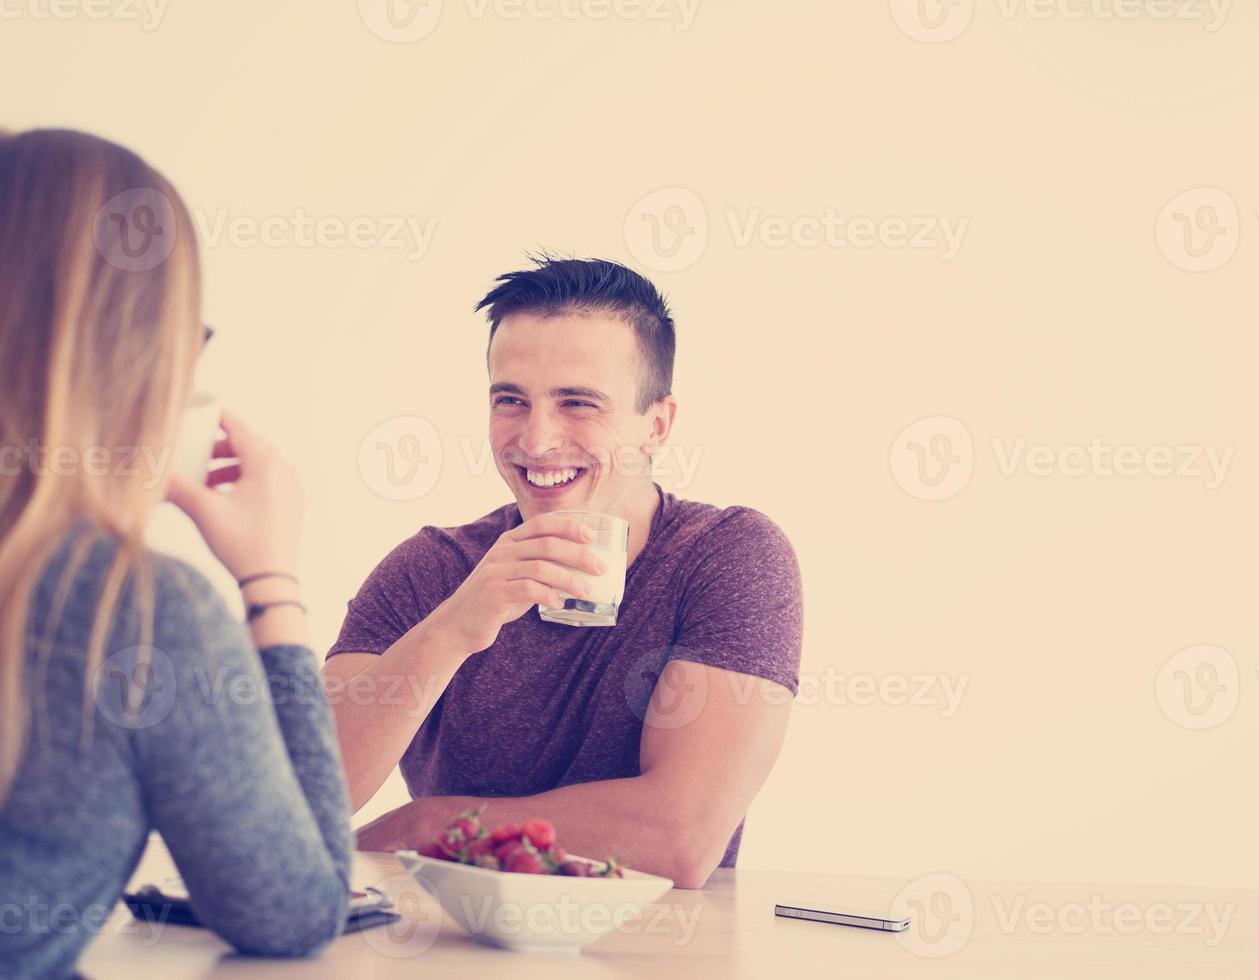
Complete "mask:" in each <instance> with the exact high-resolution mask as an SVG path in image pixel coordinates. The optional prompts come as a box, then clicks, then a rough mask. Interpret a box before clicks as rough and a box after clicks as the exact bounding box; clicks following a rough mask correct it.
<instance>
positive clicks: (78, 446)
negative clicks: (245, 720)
mask: <svg viewBox="0 0 1259 980" xmlns="http://www.w3.org/2000/svg"><path fill="white" fill-rule="evenodd" d="M0 214H2V215H4V219H3V221H0V453H4V456H3V459H4V462H5V464H6V465H5V467H4V475H3V476H0V803H3V801H4V800H5V799H6V798H7V796H8V794H9V792H10V790H11V789H12V786H13V782H14V780H15V778H16V775H17V771H18V768H19V766H20V763H21V759H22V756H23V752H24V750H25V747H26V744H27V739H28V732H29V728H30V724H31V718H32V711H31V706H30V704H29V703H28V697H27V690H26V688H25V686H24V683H25V682H24V677H25V673H24V666H25V660H26V657H27V654H28V650H29V649H30V648H31V647H32V645H33V646H34V647H35V648H36V649H38V650H39V651H40V655H41V656H43V655H47V654H48V653H49V652H50V649H51V643H52V638H53V637H54V636H55V635H56V628H57V621H58V620H59V618H60V614H61V611H62V609H63V608H64V604H65V602H66V599H67V598H68V595H69V590H70V587H71V584H72V583H73V580H74V577H75V574H76V573H77V571H78V570H79V568H80V566H81V564H82V562H83V560H84V559H85V558H86V555H87V550H88V547H89V546H90V545H91V543H92V537H93V535H90V534H85V535H82V536H81V537H80V538H79V539H78V540H77V541H76V544H75V546H74V549H73V550H72V552H71V554H70V558H69V561H68V562H67V564H66V566H65V570H64V572H63V574H62V575H61V577H60V579H59V582H58V584H57V588H56V590H55V592H54V596H53V601H52V615H51V617H50V619H49V621H48V622H46V623H42V624H39V626H40V630H41V635H40V637H39V639H38V640H36V639H35V638H34V636H33V629H32V633H31V635H28V628H32V627H33V626H34V625H35V624H31V623H29V606H30V603H31V600H32V597H33V594H34V591H35V588H36V586H37V585H38V584H39V581H40V578H41V574H42V572H43V571H44V569H45V568H46V567H47V564H48V561H49V559H50V558H51V557H52V556H53V553H54V552H55V551H56V549H57V547H58V546H59V545H60V544H61V543H62V541H63V540H64V539H65V538H66V536H67V535H68V533H69V532H70V531H71V529H72V528H73V527H75V526H76V525H78V524H79V523H80V522H82V521H84V520H86V521H87V522H89V523H90V525H91V527H92V528H94V529H97V530H99V531H101V532H104V533H105V534H106V535H108V536H109V537H110V538H112V539H113V540H115V541H116V542H117V543H118V548H117V550H116V553H115V555H114V557H113V560H112V564H111V565H110V568H109V570H108V573H107V574H106V576H105V580H104V584H103V586H102V587H101V590H100V593H99V595H98V596H97V597H96V611H95V618H94V621H93V624H92V629H91V633H90V636H89V639H88V643H87V649H86V651H85V661H84V663H85V677H87V678H89V681H88V684H87V685H86V686H85V690H84V704H83V708H84V712H85V714H86V713H87V712H88V711H89V709H90V704H91V699H92V692H91V690H90V688H91V684H92V682H91V680H90V679H91V678H92V677H93V676H94V673H95V671H96V668H97V667H98V666H99V664H100V662H101V659H102V656H103V651H104V646H105V643H106V641H107V638H108V635H109V631H110V628H111V625H112V623H113V620H114V616H115V614H116V612H117V611H118V609H117V607H118V603H119V599H120V597H121V596H122V595H123V592H124V589H125V588H126V587H127V586H128V584H129V583H134V587H135V595H136V605H137V608H138V610H139V614H140V615H139V622H140V624H141V625H140V645H141V646H148V645H149V644H150V642H151V636H152V619H153V584H152V581H151V575H150V573H149V570H148V568H147V564H146V561H145V556H146V552H145V548H144V543H143V535H144V527H145V524H146V523H147V520H148V517H149V515H150V513H151V512H152V509H153V507H154V506H155V505H156V504H157V503H158V502H159V501H160V495H161V493H162V486H163V484H164V481H163V480H162V479H161V475H160V473H157V472H152V471H151V470H150V471H149V472H145V471H144V470H143V468H140V469H139V470H137V468H136V467H134V466H124V465H120V460H121V459H122V457H123V456H124V455H126V456H128V457H129V458H133V457H135V456H136V454H137V452H139V451H141V450H142V449H143V447H153V448H154V450H160V449H161V448H163V447H169V446H170V445H171V443H172V441H173V437H174V434H175V428H176V426H177V425H178V420H179V415H180V412H181V410H182V408H183V406H184V405H185V404H186V400H187V396H188V390H189V387H190V385H191V375H192V367H193V362H194V359H195V357H196V354H197V352H198V351H199V349H200V340H201V337H200V331H201V315H200V310H201V284H200V267H199V259H198V255H197V244H196V237H195V234H194V231H193V225H192V221H191V218H190V217H189V214H188V211H187V208H186V207H185V206H184V203H183V202H182V201H181V200H180V198H179V195H178V194H177V193H176V192H175V190H174V188H173V187H172V186H171V185H170V183H169V182H168V181H167V180H166V179H165V178H164V177H162V176H161V174H159V173H157V171H155V170H154V169H153V168H152V167H150V166H149V165H148V164H146V163H145V162H144V161H143V160H141V159H140V158H139V157H138V156H136V155H135V154H134V153H132V152H131V151H129V150H127V149H124V148H123V147H121V146H118V145H116V144H114V143H110V142H108V141H106V140H102V139H99V138H97V137H94V136H90V135H88V134H86V133H78V132H73V131H68V130H31V131H28V132H24V133H17V134H5V133H0ZM128 221H131V222H132V227H130V228H129V227H128V225H127V222H128ZM140 225H143V229H140V227H139V226H140ZM137 231H140V232H141V233H142V234H144V235H146V236H148V237H147V239H144V240H143V241H142V244H143V245H146V247H144V248H142V249H140V250H138V251H137V250H136V249H135V248H134V244H135V239H134V235H135V234H136V233H137ZM128 234H130V235H132V236H133V237H132V240H131V241H130V242H128V240H127V237H126V236H128ZM49 453H60V454H61V459H63V460H64V459H65V457H66V455H69V456H70V458H71V459H74V460H76V461H79V465H73V466H65V465H59V466H56V467H53V468H50V467H49V466H48V465H46V464H47V459H48V454H49ZM89 453H90V454H91V455H90V456H89ZM144 455H145V458H147V459H148V460H150V461H151V460H153V459H155V458H158V456H157V452H156V451H155V452H150V453H148V454H144ZM161 458H165V454H162V457H161ZM85 459H94V460H96V463H97V465H95V466H86V465H82V461H84V460H85ZM105 461H107V462H105ZM102 462H105V465H103V466H102V465H100V464H101V463H102Z"/></svg>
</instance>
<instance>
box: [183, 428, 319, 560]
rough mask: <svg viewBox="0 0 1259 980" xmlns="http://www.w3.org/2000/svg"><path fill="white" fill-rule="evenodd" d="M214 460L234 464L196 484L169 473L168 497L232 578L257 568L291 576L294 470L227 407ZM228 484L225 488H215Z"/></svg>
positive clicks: (296, 525)
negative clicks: (224, 434)
mask: <svg viewBox="0 0 1259 980" xmlns="http://www.w3.org/2000/svg"><path fill="white" fill-rule="evenodd" d="M222 425H223V430H224V431H225V432H226V433H227V437H226V438H225V439H220V440H219V442H218V444H217V445H215V447H214V456H215V458H217V459H232V458H234V459H235V460H236V462H235V463H233V464H231V465H228V466H225V467H223V468H221V469H217V470H214V471H212V472H211V473H210V475H209V478H208V479H207V480H206V485H204V486H198V485H196V484H194V483H191V482H189V481H188V480H185V479H183V478H181V477H180V476H179V475H178V474H172V475H171V482H170V487H169V489H168V490H167V499H168V500H170V502H171V503H173V504H174V505H175V506H176V507H178V508H179V509H180V510H182V511H183V512H184V513H185V514H187V515H188V516H189V517H190V518H192V522H193V523H194V524H196V525H197V530H199V531H200V532H201V536H202V537H203V538H205V542H206V544H207V545H209V547H210V550H211V551H212V552H213V553H214V556H215V557H216V558H218V560H219V561H221V562H222V563H223V564H224V565H225V566H226V567H227V570H228V571H229V572H231V573H232V574H233V575H234V576H235V577H236V578H237V579H243V578H247V577H248V576H251V575H256V574H258V573H260V572H283V573H285V574H288V575H295V574H296V572H297V552H298V544H299V539H300V537H301V527H302V511H303V509H304V500H303V498H302V491H301V486H300V484H299V482H298V478H297V473H296V471H295V470H294V469H293V467H292V466H290V465H289V464H288V462H287V461H285V460H284V458H283V457H281V456H280V454H279V452H277V451H276V449H275V447H274V446H272V445H271V444H270V443H269V442H267V441H266V440H265V439H263V438H262V437H261V436H259V435H258V434H257V433H255V432H254V431H253V430H252V429H250V428H249V427H248V426H246V425H245V423H244V422H242V421H241V420H240V419H239V418H237V417H236V416H235V415H232V414H231V413H230V412H224V413H223V420H222ZM224 485H227V486H229V489H227V490H217V489H214V488H215V487H218V486H224Z"/></svg>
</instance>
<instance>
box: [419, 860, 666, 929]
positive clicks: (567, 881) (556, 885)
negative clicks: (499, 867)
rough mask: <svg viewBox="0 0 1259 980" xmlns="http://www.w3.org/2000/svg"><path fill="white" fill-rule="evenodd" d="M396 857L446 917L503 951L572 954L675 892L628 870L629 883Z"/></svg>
mask: <svg viewBox="0 0 1259 980" xmlns="http://www.w3.org/2000/svg"><path fill="white" fill-rule="evenodd" d="M396 853H397V857H398V860H400V861H401V862H402V863H403V865H404V866H405V867H406V869H407V870H408V871H410V872H411V874H412V875H414V876H415V879H416V881H418V882H419V883H420V884H421V885H422V886H423V887H424V889H425V890H426V891H428V892H430V893H431V894H432V895H433V897H434V898H436V899H437V901H438V903H439V904H440V905H441V907H442V908H443V909H445V911H446V914H447V915H449V916H450V917H451V918H452V919H454V920H455V921H456V922H458V923H459V925H461V926H462V927H463V928H464V929H465V930H467V931H468V932H469V933H470V934H471V935H472V936H474V937H475V938H476V939H479V940H480V941H481V942H484V943H489V944H490V945H491V946H499V947H502V948H504V949H515V950H527V951H530V952H551V953H554V952H572V953H575V952H577V950H579V949H580V948H581V947H582V946H585V945H586V944H587V943H589V942H591V941H593V940H595V939H598V938H599V937H600V936H602V935H604V934H605V933H608V932H611V931H612V930H613V929H615V928H617V927H619V926H621V925H623V924H624V923H626V922H629V921H631V920H633V919H634V918H636V917H637V916H639V915H640V914H642V910H643V906H645V905H647V904H649V903H651V902H654V901H655V900H656V899H658V898H659V897H660V896H661V895H663V894H664V893H665V892H667V891H668V890H669V889H670V888H672V887H673V882H672V881H670V880H669V879H668V878H658V877H657V876H655V875H649V874H643V873H642V872H641V871H631V870H629V869H626V870H625V877H624V878H574V877H569V876H567V875H530V874H521V873H519V872H514V871H495V870H493V869H491V868H478V867H476V866H474V865H470V864H456V863H455V862H453V861H441V860H438V859H437V858H427V857H421V856H420V855H419V854H417V853H416V852H415V851H398V852H396ZM570 857H573V858H575V859H577V860H589V859H587V858H577V855H570ZM594 863H595V864H596V865H599V864H601V862H597V861H596V862H594Z"/></svg>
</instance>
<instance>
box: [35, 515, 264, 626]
mask: <svg viewBox="0 0 1259 980" xmlns="http://www.w3.org/2000/svg"><path fill="white" fill-rule="evenodd" d="M128 550H129V549H128V547H127V546H126V545H125V544H124V542H123V541H122V540H121V539H120V538H119V536H118V535H116V534H114V533H113V532H111V531H109V530H108V529H105V528H102V527H99V526H97V525H94V524H91V523H88V522H85V521H84V522H79V523H78V524H76V525H74V526H73V527H72V528H71V529H70V530H69V531H68V532H67V533H66V534H65V535H64V536H63V538H62V540H61V541H60V542H59V543H58V544H57V546H56V547H55V548H54V549H53V551H52V553H51V555H50V557H49V560H48V562H47V564H46V565H45V567H44V569H43V571H42V573H41V575H40V581H39V585H38V587H37V590H36V595H35V597H34V605H35V610H36V617H37V618H42V616H43V615H48V614H51V615H53V616H56V617H57V618H59V619H61V620H63V621H65V622H66V623H67V625H69V626H71V627H72V628H73V627H74V626H76V625H78V626H80V627H87V625H88V624H89V623H90V622H92V621H93V620H94V619H95V615H96V612H97V611H98V609H99V607H100V604H101V603H102V601H109V598H110V596H111V595H112V596H115V597H116V598H115V599H114V614H113V616H112V620H113V628H112V629H111V640H110V643H111V645H118V644H120V643H125V642H126V641H127V640H128V639H132V638H138V636H139V634H140V633H141V632H143V630H141V626H142V624H143V621H144V620H146V619H147V618H148V617H149V615H151V616H152V620H151V622H152V642H153V643H154V644H155V645H157V646H162V645H163V644H164V643H165V644H167V645H170V646H171V647H172V648H174V649H178V648H182V647H184V646H185V645H187V644H188V643H190V642H191V643H192V644H193V645H194V646H197V647H202V648H204V647H205V646H206V645H207V641H209V640H210V639H211V637H212V635H213V634H219V635H220V636H221V635H222V634H223V633H224V632H230V633H233V634H236V633H240V631H241V630H242V629H243V627H241V625H240V623H239V621H238V620H237V619H236V617H235V616H233V615H231V613H230V612H229V611H228V609H227V605H226V603H225V602H224V601H223V598H222V597H221V596H220V595H219V593H218V591H217V590H216V589H215V587H214V586H213V585H212V584H211V582H210V580H209V579H208V578H207V577H206V576H205V574H203V573H202V572H201V571H199V570H198V569H197V568H195V567H194V566H193V565H191V564H189V563H188V562H187V561H184V560H183V559H181V558H177V557H175V556H174V555H168V554H164V553H162V552H159V551H155V550H153V549H152V548H149V547H147V546H146V547H141V548H137V549H135V550H134V552H133V553H132V554H131V555H129V556H128V555H127V554H126V552H127V551H128ZM58 612H59V613H60V615H58Z"/></svg>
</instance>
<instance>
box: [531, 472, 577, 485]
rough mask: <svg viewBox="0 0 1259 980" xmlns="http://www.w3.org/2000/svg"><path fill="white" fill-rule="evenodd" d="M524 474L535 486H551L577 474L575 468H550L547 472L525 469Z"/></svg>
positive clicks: (566, 480) (565, 481)
mask: <svg viewBox="0 0 1259 980" xmlns="http://www.w3.org/2000/svg"><path fill="white" fill-rule="evenodd" d="M525 474H526V476H527V477H528V479H529V482H530V483H532V484H533V485H534V486H535V487H553V486H556V485H557V484H560V483H567V482H568V481H569V480H572V479H574V478H575V477H576V476H577V470H576V469H571V468H570V469H567V470H551V471H550V472H549V473H540V472H538V471H537V470H526V471H525Z"/></svg>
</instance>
